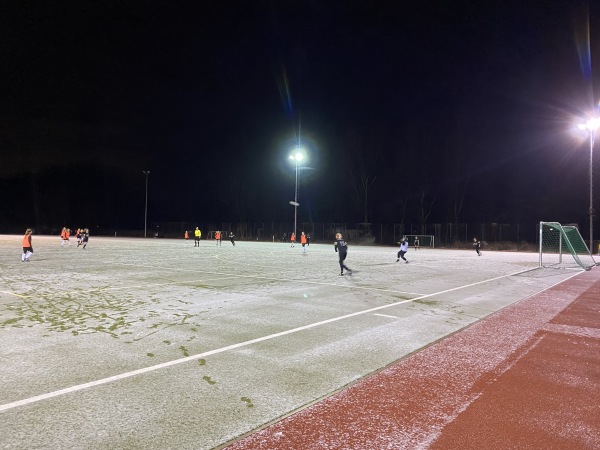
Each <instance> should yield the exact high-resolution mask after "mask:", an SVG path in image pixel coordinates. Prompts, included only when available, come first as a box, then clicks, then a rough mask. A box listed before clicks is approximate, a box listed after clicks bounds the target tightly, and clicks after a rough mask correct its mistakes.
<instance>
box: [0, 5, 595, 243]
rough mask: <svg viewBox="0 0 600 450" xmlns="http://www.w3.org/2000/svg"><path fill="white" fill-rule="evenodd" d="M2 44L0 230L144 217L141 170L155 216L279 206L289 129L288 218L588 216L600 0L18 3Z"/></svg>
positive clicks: (274, 218) (2, 22) (254, 216)
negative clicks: (588, 125)
mask: <svg viewBox="0 0 600 450" xmlns="http://www.w3.org/2000/svg"><path fill="white" fill-rule="evenodd" d="M588 25H589V33H588ZM590 44H591V45H590ZM0 49H1V53H2V64H1V65H0V74H1V75H0V76H1V81H2V91H1V92H2V93H1V97H0V152H1V157H0V200H1V201H0V232H16V231H19V232H20V231H22V229H24V228H26V227H37V228H38V229H40V230H52V229H55V228H60V227H62V226H71V227H79V226H82V227H90V228H92V227H95V228H97V229H102V230H109V229H135V228H137V229H140V228H143V226H144V201H145V175H144V174H143V173H142V171H144V170H149V171H150V172H151V174H150V175H149V178H148V198H149V200H148V220H149V221H150V222H155V221H170V222H175V221H189V222H192V223H195V222H199V223H207V222H210V221H214V222H217V223H219V222H228V221H230V222H236V221H246V222H291V221H293V207H291V206H290V205H289V204H288V202H289V201H290V200H293V198H294V182H295V178H294V177H295V171H294V166H293V164H292V163H291V162H290V161H289V159H288V156H289V154H290V152H291V150H292V149H293V147H294V146H295V145H296V144H298V143H300V144H301V145H303V146H304V148H305V149H306V151H307V156H308V159H307V162H306V163H305V165H303V166H302V167H301V168H300V170H299V186H300V190H299V202H300V204H301V206H300V208H299V209H298V213H299V221H306V222H308V221H313V222H353V221H354V222H364V221H365V219H366V220H367V221H368V222H387V223H391V222H395V223H400V222H408V223H420V222H421V221H422V220H423V218H424V217H425V215H427V219H426V220H427V223H462V222H466V223H490V222H500V223H536V222H538V221H540V220H557V221H562V222H569V223H574V222H575V223H580V224H581V225H582V232H583V233H584V234H585V233H587V220H588V215H587V211H588V203H589V178H588V176H589V172H588V171H589V137H586V136H585V135H583V136H582V135H579V136H578V135H576V134H574V133H573V132H572V129H573V126H574V124H576V123H577V121H578V119H581V118H585V117H586V116H588V115H589V114H590V113H592V112H593V111H594V107H595V105H596V104H597V102H598V99H599V95H598V94H596V93H595V92H594V86H599V81H600V80H599V79H598V76H597V75H595V74H594V73H593V71H592V67H593V63H596V64H597V63H598V61H600V5H593V4H592V5H588V4H587V3H586V2H584V1H577V0H565V1H551V0H546V1H518V2H517V1H514V2H512V1H495V0H490V1H487V0H484V1H478V0H473V1H465V0H453V1H448V0H440V1H427V2H422V1H414V2H405V1H401V0H395V1H376V0H365V1H353V0H349V1H327V0H318V1H317V0H315V1H312V0H307V1H294V2H292V1H275V0H273V1H260V0H258V1H195V2H182V1H165V2H163V1H144V2H141V1H126V0H125V1H121V2H116V1H115V2H113V1H94V2H91V1H87V0H79V1H48V2H40V1H24V0H15V1H11V0H8V1H3V2H1V3H0ZM596 73H598V72H596ZM599 146H600V145H599ZM595 159H596V161H597V160H598V159H600V151H598V149H597V151H596V153H595ZM594 170H595V173H596V174H597V175H598V176H595V177H594V178H595V180H596V181H595V184H596V186H598V189H597V193H595V196H596V197H597V198H598V199H600V173H599V172H600V164H598V165H595V168H594ZM365 186H367V187H368V189H367V190H366V194H367V198H368V201H367V202H366V207H365V200H364V198H365ZM599 203H600V202H595V204H596V205H598V204H599ZM597 208H598V206H597ZM597 230H598V228H597ZM597 233H598V231H596V233H595V234H597Z"/></svg>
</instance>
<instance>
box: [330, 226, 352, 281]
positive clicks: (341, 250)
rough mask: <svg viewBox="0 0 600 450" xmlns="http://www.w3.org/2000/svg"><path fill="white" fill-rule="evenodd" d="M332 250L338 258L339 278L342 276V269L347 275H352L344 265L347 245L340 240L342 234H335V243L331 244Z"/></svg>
mask: <svg viewBox="0 0 600 450" xmlns="http://www.w3.org/2000/svg"><path fill="white" fill-rule="evenodd" d="M333 248H335V251H336V252H337V254H338V255H339V257H340V260H339V262H340V276H343V275H344V269H346V272H348V275H352V269H350V268H349V267H348V266H346V265H345V264H344V261H345V260H346V256H348V244H347V243H346V241H345V240H344V239H342V233H336V234H335V242H334V243H333Z"/></svg>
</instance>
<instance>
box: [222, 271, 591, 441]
mask: <svg viewBox="0 0 600 450" xmlns="http://www.w3.org/2000/svg"><path fill="white" fill-rule="evenodd" d="M424 448H427V449H478V450H479V449H569V450H574V449H600V267H599V268H594V269H592V270H591V271H588V272H585V273H582V274H581V275H578V276H576V277H574V278H571V279H570V280H568V281H566V282H564V283H562V284H560V285H557V286H554V287H553V288H551V289H548V290H546V291H544V292H541V293H539V294H537V295H535V296H532V297H529V298H527V299H524V300H522V301H520V302H518V303H516V304H514V305H511V306H510V307H507V308H505V309H503V310H501V311H498V312H497V313H495V314H493V315H491V316H489V317H488V318H486V319H484V320H481V321H479V322H477V323H476V324H474V325H472V326H470V327H468V328H466V329H464V330H462V331H460V332H458V333H456V334H454V335H452V336H449V337H448V338H446V339H444V340H442V341H440V342H438V343H436V344H434V345H432V346H430V347H427V348H426V349H424V350H422V351H420V352H419V353H416V354H414V355H412V356H410V357H408V358H406V359H404V360H402V361H400V362H398V363H396V364H393V365H392V366H390V367H388V368H386V369H385V370H383V371H381V372H378V373H377V374H374V375H372V376H370V377H368V378H366V379H364V380H361V381H360V382H358V383H356V384H354V385H352V386H351V387H349V388H348V389H345V390H343V391H341V392H339V393H337V394H335V395H333V396H331V397H329V398H327V399H325V400H323V401H321V402H319V403H316V404H314V405H312V406H310V407H308V408H306V409H304V410H302V411H299V412H297V413H296V414H293V415H291V416H289V417H287V418H285V419H283V420H281V421H279V422H276V423H274V424H272V425H270V426H268V427H266V428H264V429H262V430H260V431H257V432H255V433H253V434H251V435H249V436H248V437H246V438H244V439H241V440H239V441H237V442H235V443H233V444H231V445H230V446H228V447H227V449H228V450H243V449H252V450H257V449H265V450H266V449H268V450H275V449H281V450H309V449H315V450H316V449H319V450H322V449H330V450H331V449H346V450H347V449H353V450H359V449H360V450H363V449H364V450H369V449H373V450H381V449H424Z"/></svg>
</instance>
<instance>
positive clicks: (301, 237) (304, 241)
mask: <svg viewBox="0 0 600 450" xmlns="http://www.w3.org/2000/svg"><path fill="white" fill-rule="evenodd" d="M300 243H301V244H302V252H303V253H306V234H304V231H303V232H302V234H301V235H300Z"/></svg>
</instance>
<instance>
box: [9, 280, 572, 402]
mask: <svg viewBox="0 0 600 450" xmlns="http://www.w3.org/2000/svg"><path fill="white" fill-rule="evenodd" d="M528 271H529V269H527V270H522V271H519V272H515V273H512V274H509V275H501V276H498V277H494V278H490V279H487V280H483V281H478V282H476V283H470V284H466V285H464V286H459V287H455V288H451V289H446V290H443V291H440V292H436V293H433V294H427V295H423V296H421V297H416V298H413V299H409V300H402V301H400V302H397V303H391V304H388V305H382V306H377V307H375V308H370V309H366V310H364V311H357V312H354V313H351V314H345V315H343V316H339V317H333V318H331V319H327V320H323V321H321V322H315V323H312V324H309V325H304V326H301V327H297V328H293V329H291V330H287V331H282V332H279V333H275V334H270V335H268V336H263V337H260V338H256V339H250V340H249V341H245V342H240V343H238V344H232V345H228V346H226V347H221V348H217V349H214V350H209V351H207V352H204V353H198V354H196V355H192V356H187V357H185V358H181V359H176V360H173V361H168V362H165V363H162V364H157V365H154V366H149V367H144V368H142V369H137V370H133V371H131V372H125V373H122V374H119V375H114V376H112V377H108V378H102V379H100V380H95V381H90V382H89V383H83V384H78V385H75V386H71V387H68V388H65V389H60V390H58V391H53V392H48V393H46V394H41V395H36V396H34V397H29V398H25V399H23V400H17V401H15V402H11V403H6V404H4V405H0V412H4V411H8V410H10V409H13V408H17V407H19V406H25V405H30V404H32V403H37V402H40V401H42V400H48V399H50V398H54V397H59V396H61V395H66V394H71V393H73V392H78V391H82V390H84V389H88V388H92V387H95V386H100V385H103V384H107V383H112V382H113V381H119V380H124V379H126V378H130V377H133V376H136V375H141V374H144V373H149V372H154V371H155V370H159V369H164V368H166V367H171V366H176V365H178V364H183V363H186V362H189V361H193V360H195V359H199V358H206V357H207V356H211V355H217V354H219V353H224V352H227V351H230V350H235V349H238V348H242V347H247V346H249V345H253V344H258V343H259V342H264V341H268V340H271V339H275V338H279V337H282V336H287V335H289V334H294V333H298V332H300V331H305V330H309V329H311V328H316V327H319V326H322V325H326V324H329V323H334V322H338V321H340V320H345V319H349V318H351V317H356V316H360V315H363V314H369V313H372V312H374V311H380V310H382V309H386V308H391V307H394V306H398V305H402V304H404V303H409V302H413V301H415V300H421V299H424V298H428V297H434V296H436V295H442V294H446V293H448V292H453V291H458V290H460V289H465V288H469V287H472V286H477V285H479V284H484V283H489V282H491V281H495V280H499V279H501V278H506V277H510V276H514V275H518V274H520V273H524V272H528ZM577 275H579V273H577V274H574V275H573V277H574V276H577ZM570 278H572V277H569V278H567V279H566V280H568V279H570ZM566 280H562V281H559V282H557V283H555V284H553V285H552V286H549V287H547V288H545V289H542V290H541V291H538V292H536V294H539V293H540V292H544V291H546V290H548V289H550V288H552V287H554V286H556V285H557V284H560V283H563V282H564V281H566Z"/></svg>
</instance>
